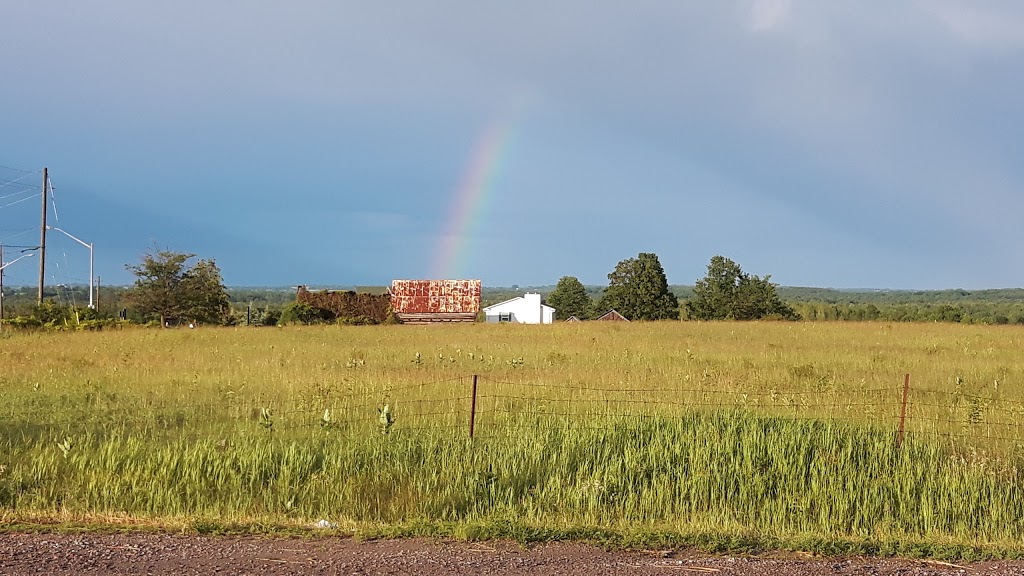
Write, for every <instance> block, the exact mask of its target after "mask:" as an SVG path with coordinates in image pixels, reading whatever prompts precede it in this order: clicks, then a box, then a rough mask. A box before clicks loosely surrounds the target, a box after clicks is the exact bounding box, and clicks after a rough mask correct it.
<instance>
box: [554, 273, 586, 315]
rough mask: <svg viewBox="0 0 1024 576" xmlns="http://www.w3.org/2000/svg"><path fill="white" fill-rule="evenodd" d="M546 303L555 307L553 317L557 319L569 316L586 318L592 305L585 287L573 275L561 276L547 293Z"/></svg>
mask: <svg viewBox="0 0 1024 576" xmlns="http://www.w3.org/2000/svg"><path fill="white" fill-rule="evenodd" d="M547 303H548V305H549V306H551V307H553V308H554V309H555V317H556V318H558V319H559V320H565V319H566V318H569V317H570V316H575V317H577V318H580V319H583V318H587V317H588V316H589V315H590V309H591V308H592V307H593V302H592V301H591V300H590V295H589V294H587V289H586V287H584V286H583V283H582V282H580V281H579V279H578V278H576V277H575V276H562V278H561V279H559V281H558V284H557V285H556V286H555V290H554V291H553V292H551V294H548V297H547Z"/></svg>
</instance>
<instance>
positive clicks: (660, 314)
mask: <svg viewBox="0 0 1024 576" xmlns="http://www.w3.org/2000/svg"><path fill="white" fill-rule="evenodd" d="M608 281H609V284H608V287H607V288H605V290H604V295H603V296H602V297H601V305H600V308H601V309H603V310H610V309H612V308H614V309H615V310H618V311H619V313H620V314H622V315H623V316H625V317H626V318H629V319H630V320H678V319H679V300H678V299H677V298H676V297H675V295H674V294H672V293H671V292H669V290H668V280H667V279H666V278H665V270H664V268H662V267H661V262H660V261H659V260H658V255H657V254H652V253H649V252H641V253H640V254H638V255H637V257H636V258H627V259H626V260H623V261H621V262H619V263H618V264H617V265H616V266H615V270H613V271H612V273H611V274H609V275H608Z"/></svg>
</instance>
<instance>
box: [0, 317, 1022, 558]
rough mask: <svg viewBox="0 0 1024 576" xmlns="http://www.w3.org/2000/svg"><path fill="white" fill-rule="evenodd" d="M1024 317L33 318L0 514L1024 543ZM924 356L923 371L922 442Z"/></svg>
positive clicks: (13, 361) (1006, 546) (764, 541)
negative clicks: (265, 323)
mask: <svg viewBox="0 0 1024 576" xmlns="http://www.w3.org/2000/svg"><path fill="white" fill-rule="evenodd" d="M1022 334H1024V331H1021V330H1019V329H1014V328H984V327H962V326H956V325H941V326H932V325H920V326H906V325H899V326H893V327H886V326H884V325H874V324H873V325H836V324H830V325H814V324H806V325H791V324H732V323H722V324H696V323H692V324H691V323H680V324H677V323H668V324H653V325H651V324H649V325H628V326H607V325H594V324H589V325H584V326H582V327H578V326H568V325H567V326H555V327H505V326H470V327H466V328H459V327H445V328H443V329H439V328H433V327H427V328H410V327H373V328H337V327H330V328H311V329H284V330H278V329H259V330H255V329H254V330H245V329H234V330H196V331H185V330H181V331H126V332H121V333H100V334H61V335H49V334H23V335H18V336H16V337H12V338H7V339H5V340H2V341H0V365H2V366H3V367H4V369H3V372H2V373H0V399H2V402H0V514H2V515H3V518H4V519H5V520H6V521H8V522H15V523H16V522H19V521H26V520H30V519H33V518H39V517H53V518H61V517H79V518H103V517H115V518H116V517H123V516H128V517H131V518H137V519H145V520H149V521H152V522H155V523H157V524H160V523H163V524H165V525H178V524H181V523H188V522H200V523H204V524H203V525H221V524H230V523H233V522H234V523H253V522H255V523H262V524H283V525H308V524H309V523H310V522H312V521H314V520H318V519H327V520H329V521H332V522H338V523H339V524H340V525H341V526H362V527H364V528H365V527H368V526H374V527H377V528H376V529H378V530H384V531H388V530H395V531H398V532H401V531H402V530H405V529H409V528H408V527H410V526H432V527H433V528H432V529H433V530H442V531H443V530H456V531H458V530H463V531H466V530H471V528H472V527H474V526H476V527H479V526H492V527H493V526H499V528H498V529H495V530H496V531H495V530H491V531H488V530H484V529H481V530H482V532H480V533H483V534H488V535H504V536H509V535H515V534H516V533H517V531H521V530H522V529H523V527H524V526H526V527H530V529H531V530H535V531H539V532H538V533H545V534H553V535H558V534H562V535H584V536H585V535H587V534H604V535H606V536H607V535H608V534H613V535H618V538H620V541H626V540H628V537H627V535H629V534H644V535H646V536H642V537H639V541H638V542H639V543H640V544H644V543H647V544H652V543H655V542H660V541H662V540H664V541H669V542H679V541H683V542H689V541H690V540H686V538H683V536H685V535H693V534H701V535H703V536H702V538H705V539H707V540H709V541H715V539H716V538H718V539H720V540H722V541H725V540H729V539H737V538H739V540H738V541H742V542H755V543H758V542H759V543H761V545H783V546H803V545H804V544H800V543H807V542H817V543H818V544H816V545H815V546H820V547H821V548H823V549H827V548H828V546H826V545H821V543H822V542H826V543H829V542H831V543H835V542H890V543H892V542H901V541H904V542H915V543H921V542H923V543H926V544H927V545H928V546H940V545H941V546H945V545H951V546H959V547H961V549H963V550H967V549H969V548H971V547H976V546H983V547H991V546H998V547H1001V549H1003V550H1010V551H1011V553H1016V552H1012V551H1019V550H1024V546H1022V545H1021V543H1022V542H1024V498H1022V494H1021V489H1022V487H1024V482H1022V478H1021V472H1020V471H1021V470H1022V469H1024V467H1022V456H1021V451H1020V446H1021V442H1020V440H1019V437H1020V434H1019V426H1018V425H1017V424H1016V422H1017V421H1019V419H1018V416H1019V415H1020V414H1021V410H1020V407H1021V406H1024V403H1022V401H1024V392H1022V388H1021V386H1020V383H1021V375H1022V374H1021V370H1022V368H1021V366H1022V363H1020V362H1019V360H1020V359H1021V358H1020V352H1019V349H1020V348H1019V339H1020V336H1021V335H1022ZM904 372H910V373H912V375H913V379H914V380H913V382H914V384H915V387H914V389H913V391H912V395H911V409H910V419H909V420H908V436H907V439H906V441H905V442H904V443H903V445H902V446H900V445H898V443H897V441H896V418H897V415H898V413H899V399H900V395H901V384H902V374H903V373H904ZM473 373H478V374H481V376H482V377H481V378H480V380H479V390H478V402H477V412H478V413H477V421H476V423H477V429H476V431H477V437H476V438H474V439H473V440H470V439H468V438H467V435H468V434H467V428H468V418H469V406H470V398H469V395H470V390H471V379H470V377H469V375H470V374H473ZM384 404H388V405H389V408H390V410H391V411H392V413H393V414H394V416H395V421H394V424H393V425H391V426H389V427H387V430H386V432H387V433H384V432H385V429H384V426H383V425H382V424H381V423H380V422H379V420H378V409H379V408H380V407H381V406H383V405H384ZM501 526H504V527H505V528H500V527H501ZM389 527H390V528H389ZM402 527H406V528H402ZM673 535H675V536H673ZM679 538H682V540H679ZM787 543H788V544H787ZM897 549H899V548H898V547H897Z"/></svg>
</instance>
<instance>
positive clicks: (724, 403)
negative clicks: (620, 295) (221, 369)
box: [0, 375, 1024, 451]
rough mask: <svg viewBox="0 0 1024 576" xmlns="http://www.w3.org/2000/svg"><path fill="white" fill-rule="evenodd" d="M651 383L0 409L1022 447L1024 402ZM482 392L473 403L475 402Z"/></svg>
mask: <svg viewBox="0 0 1024 576" xmlns="http://www.w3.org/2000/svg"><path fill="white" fill-rule="evenodd" d="M683 384H684V383H680V385H678V386H673V385H669V384H666V383H656V384H652V385H651V386H649V387H644V386H636V385H631V386H622V387H600V386H593V385H588V384H587V383H585V382H568V383H565V384H550V383H543V382H536V381H531V380H529V379H522V380H513V379H508V378H499V377H492V376H487V375H479V376H474V375H462V376H456V377H452V378H447V379H441V380H429V381H422V382H409V383H404V384H399V385H385V386H382V387H379V388H378V389H375V390H372V391H355V390H338V389H337V388H329V387H324V388H317V387H315V386H314V387H310V388H306V389H304V390H302V391H301V392H297V393H292V394H280V395H275V394H270V393H259V394H252V395H247V394H245V393H244V390H240V391H234V390H225V391H223V392H222V393H221V394H220V395H219V397H218V399H217V400H216V401H203V402H196V401H191V400H190V399H189V398H167V397H156V396H145V395H139V396H136V397H126V396H124V395H123V394H122V395H117V394H112V393H104V392H102V391H99V390H97V391H94V392H91V393H86V394H85V395H84V396H83V397H80V398H79V397H70V396H60V395H58V396H53V395H38V396H28V397H24V398H19V399H17V401H12V402H5V403H2V404H0V426H3V427H4V428H6V430H4V433H5V435H6V436H7V437H14V436H16V435H21V436H35V435H40V434H46V433H52V434H63V433H84V432H89V431H95V430H113V429H116V430H122V431H130V432H133V433H143V434H144V433H173V432H183V433H186V434H188V433H195V434H199V433H200V432H201V431H203V430H206V431H208V430H210V429H211V428H221V429H232V428H233V429H238V428H240V427H241V428H252V429H253V430H259V429H264V430H266V431H268V432H269V433H274V432H281V433H289V432H301V431H304V430H308V431H316V430H320V431H328V432H331V433H337V434H340V435H342V436H344V435H359V434H377V433H387V434H412V433H416V434H423V433H438V434H450V435H465V436H468V435H469V434H470V428H472V434H473V435H474V436H483V437H487V436H494V435H500V434H509V433H515V434H523V433H528V432H529V430H530V429H537V428H541V427H552V426H557V427H576V428H581V429H603V428H609V429H610V428H614V427H615V426H616V425H618V424H621V423H628V422H642V421H657V420H664V421H670V420H671V419H672V418H677V417H681V416H687V415H700V414H712V413H723V412H726V413H737V414H741V413H742V414H753V415H758V416H764V417H776V418H784V419H796V420H814V421H823V422H839V423H844V424H849V425H851V426H863V427H872V428H879V429H887V430H892V431H893V432H897V431H898V430H899V429H900V428H901V427H902V428H903V429H904V431H905V437H906V438H908V439H921V440H930V441H939V442H942V443H946V444H948V445H950V446H951V447H954V448H962V449H984V450H998V451H1018V450H1021V449H1024V426H1022V422H1024V402H1021V401H1017V400H1010V399H1003V398H999V397H997V396H985V395H979V394H973V393H968V392H962V391H959V390H935V389H928V388H924V387H922V388H914V387H911V388H910V390H909V394H908V396H907V405H906V409H905V416H904V418H903V419H902V420H901V418H900V414H901V403H902V396H903V388H902V386H893V387H891V388H842V387H837V386H831V387H823V388H822V389H791V390H783V389H779V390H751V391H741V390H732V389H724V388H714V387H693V386H687V385H683ZM474 392H475V396H474Z"/></svg>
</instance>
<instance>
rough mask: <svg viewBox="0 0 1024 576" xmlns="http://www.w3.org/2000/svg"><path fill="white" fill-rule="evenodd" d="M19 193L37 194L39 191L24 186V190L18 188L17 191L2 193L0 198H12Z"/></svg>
mask: <svg viewBox="0 0 1024 576" xmlns="http://www.w3.org/2000/svg"><path fill="white" fill-rule="evenodd" d="M20 194H39V191H38V190H36V189H35V187H32V188H29V187H27V186H26V187H25V189H24V190H19V191H17V192H11V193H10V194H4V195H3V196H0V200H3V199H5V198H13V197H14V196H18V195H20Z"/></svg>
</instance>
